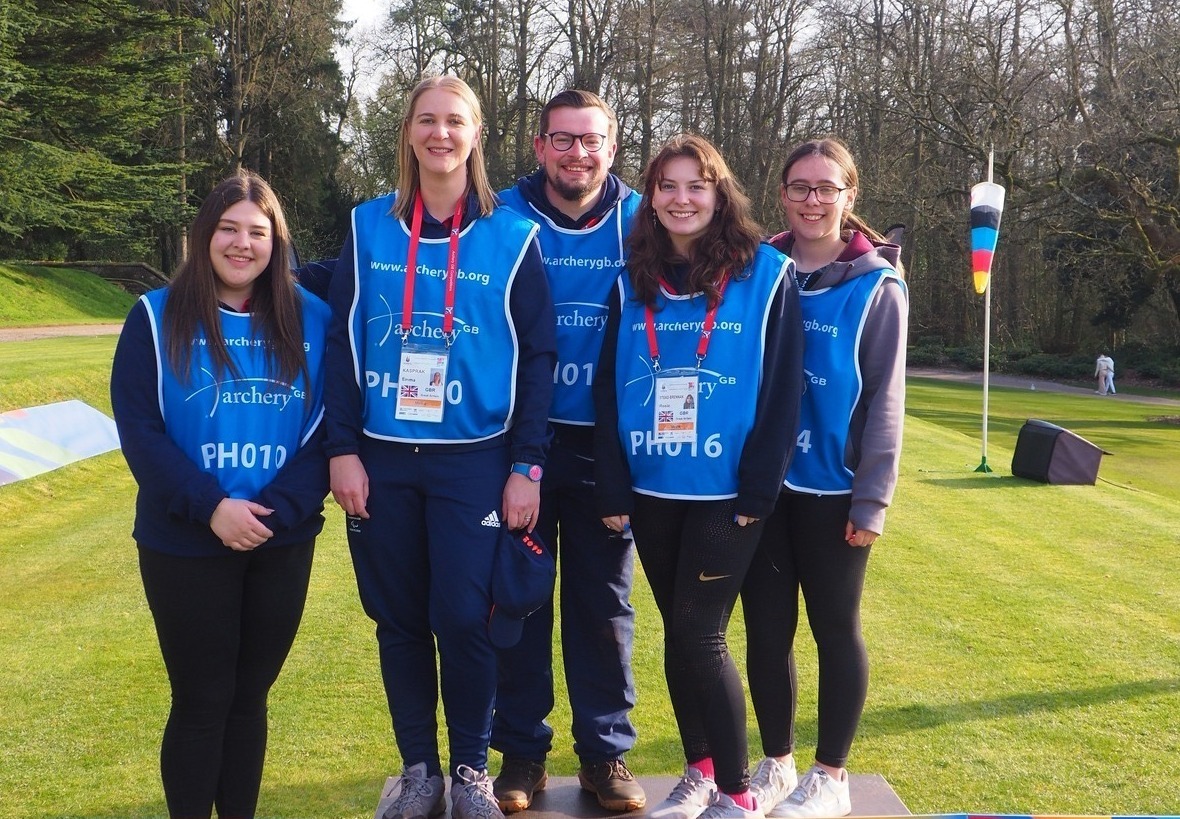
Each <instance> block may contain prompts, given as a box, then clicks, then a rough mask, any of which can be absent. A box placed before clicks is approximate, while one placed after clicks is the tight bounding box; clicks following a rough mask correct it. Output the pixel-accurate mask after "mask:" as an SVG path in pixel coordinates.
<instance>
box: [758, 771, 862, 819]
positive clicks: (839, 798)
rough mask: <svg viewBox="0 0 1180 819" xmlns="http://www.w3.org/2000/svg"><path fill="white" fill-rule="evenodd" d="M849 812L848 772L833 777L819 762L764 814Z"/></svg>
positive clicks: (833, 813) (844, 814)
mask: <svg viewBox="0 0 1180 819" xmlns="http://www.w3.org/2000/svg"><path fill="white" fill-rule="evenodd" d="M850 813H852V800H851V799H849V797H848V774H844V778H843V779H833V778H832V777H831V776H830V775H829V774H828V772H827V771H825V770H824V769H823V768H821V767H819V766H818V765H813V766H811V768H810V770H808V771H807V773H805V774H803V777H802V778H801V779H800V780H799V786H798V787H797V788H795V790H793V791H791V795H790V796H788V797H787V798H786V799H784V800H783V801H782V802H779V803H778V804H777V805H775V806H774V809H773V810H771V811H769V812H767V814H766V815H767V816H773V817H776V819H777V818H778V817H790V816H847V815H848V814H850Z"/></svg>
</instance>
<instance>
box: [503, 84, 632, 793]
mask: <svg viewBox="0 0 1180 819" xmlns="http://www.w3.org/2000/svg"><path fill="white" fill-rule="evenodd" d="M539 125H540V127H539V129H538V133H537V136H536V138H535V139H534V140H533V148H534V150H535V151H536V155H537V163H538V165H539V166H540V167H539V168H538V169H537V170H536V172H535V173H533V174H531V175H529V176H526V177H523V178H521V179H520V180H519V181H518V182H517V183H516V185H514V186H513V187H511V188H509V189H507V190H505V191H501V192H500V198H501V201H502V202H503V203H504V204H506V205H507V206H508V207H510V208H513V209H514V210H516V211H517V212H519V213H521V214H523V215H524V216H526V217H528V218H529V219H532V220H533V221H535V222H537V223H538V224H539V225H540V226H541V231H540V234H539V239H540V242H541V254H542V256H543V257H544V261H545V273H546V274H547V276H548V278H549V286H550V290H551V291H552V294H553V301H554V305H555V307H556V311H557V351H558V362H557V367H556V369H555V370H554V374H553V403H552V405H551V407H550V412H549V421H550V424H551V426H552V428H553V442H552V444H551V446H550V449H549V454H548V456H547V458H546V465H545V473H544V476H543V477H540V480H541V508H540V518H539V520H538V521H537V524H536V526H537V531H538V532H539V533H540V535H541V539H542V540H543V541H544V542H545V543H548V544H550V546H551V547H552V549H553V551H554V553H555V554H557V556H558V569H559V573H560V581H559V582H560V583H561V640H562V646H563V649H564V651H563V654H564V661H565V678H566V686H567V688H568V690H569V698H570V707H571V710H572V711H573V739H574V752H575V753H576V754H577V755H578V758H579V760H580V762H581V767H580V770H579V772H578V780H579V782H580V784H581V786H582V788H583V789H584V790H586V791H588V792H590V793H593V794H594V795H595V796H596V798H597V799H598V802H599V804H600V805H601V806H602V807H604V808H606V809H607V810H613V811H634V810H639V809H641V808H643V807H644V805H645V804H646V801H647V800H646V797H645V795H644V792H643V788H642V787H641V786H640V784H639V782H638V781H637V780H636V779H635V777H634V775H633V774H632V773H631V771H630V770H629V769H628V768H627V764H626V763H625V762H624V760H623V756H624V754H626V752H627V751H629V750H631V748H632V747H633V746H634V744H635V728H634V726H633V725H632V724H631V719H630V716H629V715H630V712H631V709H632V708H633V707H634V705H635V682H634V678H633V676H632V672H631V648H632V643H633V638H634V633H635V610H634V609H633V608H632V607H631V602H630V596H631V582H632V578H633V576H634V561H635V557H634V549H633V547H632V543H631V540H630V538H629V537H621V536H618V535H616V534H615V533H613V532H611V531H610V530H608V529H607V528H606V527H605V526H604V525H603V523H602V521H601V519H600V518H599V516H598V513H597V511H596V509H595V505H594V457H593V449H594V420H595V419H594V405H593V399H592V397H591V393H590V385H591V384H592V382H593V379H594V371H595V369H596V367H597V365H598V353H599V349H600V348H601V346H602V337H603V328H604V327H605V325H606V313H607V308H606V302H607V297H608V295H609V293H610V292H611V290H612V287H613V285H614V283H615V280H616V279H617V278H618V276H619V273H620V272H622V269H623V264H624V261H625V255H624V249H623V248H624V242H625V240H626V238H627V236H628V234H629V233H630V231H631V222H632V219H633V216H634V214H635V211H636V210H637V209H638V207H639V195H638V194H637V193H635V192H634V191H632V190H631V189H630V188H629V187H627V185H625V184H624V183H623V182H622V180H620V179H619V178H618V177H617V176H615V175H614V174H613V173H611V172H610V168H611V164H612V163H613V162H614V158H615V152H616V150H617V149H618V145H617V139H618V121H617V119H616V117H615V113H614V111H612V110H611V109H610V107H609V106H608V105H607V104H606V103H605V102H603V101H602V99H601V98H599V97H598V96H597V95H596V94H592V93H590V92H588V91H580V90H573V89H570V90H566V91H562V92H561V93H560V94H558V95H557V96H555V97H554V98H553V99H551V100H550V101H549V102H548V103H547V104H546V105H545V107H544V108H543V109H542V110H541V118H540V123H539ZM499 667H500V676H499V688H498V692H497V696H496V713H495V718H494V720H493V726H492V747H493V748H495V749H497V750H499V751H500V752H501V753H503V754H504V764H503V766H502V768H501V771H500V775H499V776H498V777H497V778H496V781H495V783H494V792H495V794H496V799H497V800H498V802H499V805H500V809H501V810H502V811H504V813H513V812H516V811H520V810H524V809H525V808H527V807H529V805H530V804H531V803H532V800H533V796H534V794H535V793H536V792H537V791H539V790H542V789H543V788H544V787H545V783H546V780H547V778H548V773H547V771H546V767H545V758H546V756H547V755H548V753H549V751H550V749H551V748H552V740H553V729H552V728H551V727H550V726H549V724H548V723H547V722H546V718H547V717H548V716H549V712H550V711H551V710H552V709H553V696H554V695H553V605H552V602H550V603H549V604H548V605H547V606H545V607H544V608H542V609H541V610H540V611H538V612H536V613H534V614H533V615H531V616H530V617H529V618H528V619H527V620H525V624H524V629H523V633H522V636H521V639H520V642H519V643H517V644H516V645H515V646H511V647H508V648H502V649H501V650H500V657H499Z"/></svg>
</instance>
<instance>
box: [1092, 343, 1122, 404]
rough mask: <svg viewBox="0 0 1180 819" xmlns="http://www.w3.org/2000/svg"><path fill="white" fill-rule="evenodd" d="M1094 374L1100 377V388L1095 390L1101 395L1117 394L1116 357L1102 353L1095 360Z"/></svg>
mask: <svg viewBox="0 0 1180 819" xmlns="http://www.w3.org/2000/svg"><path fill="white" fill-rule="evenodd" d="M1094 376H1095V378H1097V379H1098V389H1097V390H1095V392H1097V393H1098V394H1099V395H1107V394H1110V395H1116V394H1117V393H1115V391H1114V359H1113V358H1111V357H1110V356H1108V355H1107V354H1106V353H1102V355H1100V356H1098V360H1097V361H1095V362H1094Z"/></svg>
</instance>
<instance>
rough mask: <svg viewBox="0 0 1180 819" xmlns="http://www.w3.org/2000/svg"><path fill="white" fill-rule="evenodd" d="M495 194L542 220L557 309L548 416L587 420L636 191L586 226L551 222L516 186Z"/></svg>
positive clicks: (590, 418) (574, 421) (564, 421)
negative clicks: (608, 304)
mask: <svg viewBox="0 0 1180 819" xmlns="http://www.w3.org/2000/svg"><path fill="white" fill-rule="evenodd" d="M500 199H501V200H502V201H503V202H504V204H506V205H508V206H509V207H511V208H514V209H515V210H516V211H518V212H519V213H523V214H524V215H525V216H527V217H528V218H530V219H532V220H533V221H535V222H536V223H537V224H538V225H540V226H541V233H540V240H541V253H542V255H543V256H544V259H545V275H546V276H547V277H548V278H549V290H550V292H551V293H552V294H553V306H554V308H555V309H556V311H557V358H558V360H557V366H556V367H555V368H554V370H553V403H552V405H550V407H549V420H550V421H554V422H557V423H562V424H577V425H581V426H591V425H593V423H594V399H593V397H592V396H591V394H590V385H591V384H592V383H593V382H594V370H595V368H596V367H597V366H598V353H599V351H600V350H601V349H602V329H603V327H605V326H606V300H607V297H608V296H609V294H610V291H611V287H612V286H613V285H614V283H615V280H616V279H617V278H618V276H619V273H620V272H622V269H623V264H624V261H625V260H624V255H623V254H624V250H623V248H624V242H625V241H626V239H627V235H628V234H629V233H630V232H631V222H632V218H633V217H634V215H635V211H637V210H638V209H639V194H637V193H635V192H634V191H631V192H630V193H628V195H627V197H626V198H625V199H624V200H623V201H622V202H619V203H618V205H616V206H615V207H614V209H613V210H611V212H610V213H609V214H608V215H607V217H606V218H605V219H603V220H602V221H600V222H599V223H598V224H596V225H594V226H593V227H589V228H586V229H585V230H570V229H569V228H563V227H558V226H557V225H555V224H553V220H552V219H550V218H549V217H548V216H546V215H545V214H543V213H541V212H540V211H539V210H537V209H536V208H534V207H533V206H532V205H530V204H529V203H528V202H527V201H526V200H525V198H524V197H523V196H521V194H520V191H519V189H517V188H516V187H512V188H509V189H508V190H506V191H503V192H502V193H501V194H500Z"/></svg>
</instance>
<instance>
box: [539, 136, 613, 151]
mask: <svg viewBox="0 0 1180 819" xmlns="http://www.w3.org/2000/svg"><path fill="white" fill-rule="evenodd" d="M541 136H542V137H549V144H551V145H552V146H553V147H554V148H555V149H556V150H558V151H568V150H569V149H570V148H572V147H574V140H577V141H578V142H581V143H582V147H583V148H585V149H586V150H587V151H589V152H590V153H592V154H593V153H597V152H598V151H599V150H600V149H601V148H602V146H603V145H605V144H606V135H605V134H571V133H569V132H568V131H554V132H552V133H549V134H541Z"/></svg>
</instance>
